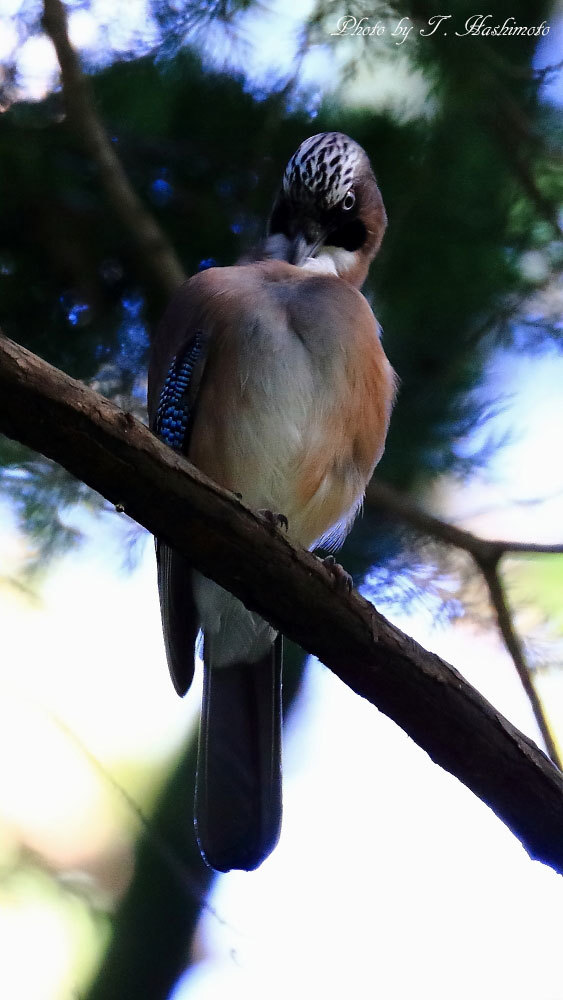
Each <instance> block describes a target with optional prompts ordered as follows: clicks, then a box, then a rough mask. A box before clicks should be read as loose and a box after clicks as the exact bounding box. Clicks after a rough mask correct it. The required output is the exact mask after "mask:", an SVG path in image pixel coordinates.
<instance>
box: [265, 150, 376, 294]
mask: <svg viewBox="0 0 563 1000" xmlns="http://www.w3.org/2000/svg"><path fill="white" fill-rule="evenodd" d="M386 224H387V217H386V215H385V208H384V206H383V201H382V198H381V194H380V192H379V188H378V186H377V182H376V180H375V177H374V175H373V171H372V169H371V165H370V162H369V159H368V157H367V155H366V153H365V152H364V150H363V149H362V147H361V146H360V145H359V144H358V143H357V142H354V140H353V139H350V138H349V137H348V136H347V135H344V134H343V133H342V132H321V133H320V134H319V135H313V136H311V138H309V139H306V140H305V141H304V142H302V143H301V145H300V146H299V148H298V149H297V151H296V152H295V153H294V154H293V156H292V157H291V159H290V161H289V163H288V164H287V167H286V169H285V172H284V176H283V183H282V189H281V191H280V193H279V195H278V197H277V199H276V202H275V204H274V208H273V210H272V215H271V218H270V224H269V230H268V232H269V237H270V238H273V237H278V240H277V241H276V242H275V245H276V246H277V247H278V250H279V255H280V256H283V257H284V259H286V260H287V261H288V262H289V263H291V264H296V265H297V266H298V267H308V268H310V269H311V270H318V271H325V272H327V273H333V274H338V275H339V277H341V278H345V279H346V280H347V281H350V282H351V283H352V284H354V285H356V286H357V287H360V286H361V285H362V284H363V282H364V280H365V277H366V275H367V272H368V268H369V265H370V263H371V261H372V260H373V258H374V256H375V254H376V253H377V250H378V249H379V246H380V244H381V240H382V238H383V233H384V232H385V226H386ZM276 256H278V253H277V252H276Z"/></svg>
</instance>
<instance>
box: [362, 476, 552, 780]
mask: <svg viewBox="0 0 563 1000" xmlns="http://www.w3.org/2000/svg"><path fill="white" fill-rule="evenodd" d="M367 501H368V503H371V504H373V505H374V506H376V507H379V508H380V509H382V510H384V511H385V513H386V514H388V515H389V516H391V517H393V518H395V519H396V520H399V521H402V522H405V523H407V524H410V525H411V526H412V527H413V528H415V529H416V531H419V532H420V533H421V534H423V535H428V536H430V537H431V538H435V539H437V540H438V541H440V542H445V543H446V544H447V545H452V546H454V547H455V548H458V549H462V550H463V551H464V552H468V553H469V554H470V555H471V556H472V557H473V559H474V560H475V562H476V563H477V567H478V569H479V570H480V571H481V573H482V574H483V577H484V579H485V582H486V584H487V587H488V590H489V596H490V599H491V604H492V606H493V608H494V611H495V616H496V620H497V625H498V629H499V632H500V635H501V637H502V640H503V642H504V644H505V646H506V649H507V651H508V653H509V655H510V656H511V658H512V662H513V663H514V666H515V668H516V672H517V674H518V676H519V678H520V681H521V682H522V686H523V688H524V691H525V692H526V695H527V696H528V699H529V702H530V705H531V707H532V711H533V713H534V716H535V719H536V722H537V724H538V727H539V730H540V732H541V734H542V737H543V740H544V743H545V745H546V748H547V751H548V753H549V756H550V757H551V759H552V760H553V761H554V762H555V763H556V764H557V766H558V767H559V768H561V767H562V762H561V757H560V754H559V751H558V749H557V746H556V744H555V741H554V739H553V736H552V735H551V731H550V728H549V723H548V721H547V717H546V715H545V712H544V709H543V705H542V703H541V699H540V697H539V695H538V693H537V691H536V689H535V687H534V685H533V682H532V679H531V676H530V671H529V669H528V665H527V663H526V660H525V657H524V650H523V648H522V643H521V642H520V639H519V637H518V634H517V632H516V630H515V628H514V624H513V621H512V616H511V614H510V610H509V608H508V604H507V601H506V597H505V594H504V588H503V586H502V582H501V579H500V576H499V571H498V565H499V561H500V559H501V558H502V556H503V555H505V554H506V553H509V552H521V553H534V552H536V553H560V552H563V545H562V544H560V543H557V544H555V545H543V544H541V543H536V542H513V541H504V540H502V541H501V540H489V539H487V538H480V537H479V536H478V535H474V534H473V533H472V532H471V531H466V530H465V529H463V528H458V527H456V525H454V524H448V522H447V521H442V520H441V519H440V518H438V517H435V516H434V515H433V514H428V513H427V512H426V511H424V510H422V509H421V508H420V507H418V506H417V505H416V504H414V503H413V502H412V501H411V500H409V498H408V497H405V496H403V495H402V494H401V493H398V492H397V491H396V490H394V489H393V488H392V487H391V486H387V485H386V484H385V483H372V484H371V485H370V487H369V489H368V493H367Z"/></svg>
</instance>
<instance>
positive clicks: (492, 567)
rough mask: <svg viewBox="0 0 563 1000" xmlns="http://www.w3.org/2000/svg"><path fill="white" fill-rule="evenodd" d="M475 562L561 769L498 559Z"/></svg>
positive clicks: (551, 753)
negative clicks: (506, 594) (515, 623)
mask: <svg viewBox="0 0 563 1000" xmlns="http://www.w3.org/2000/svg"><path fill="white" fill-rule="evenodd" d="M477 565H478V566H479V569H480V570H481V572H482V574H483V576H484V578H485V581H486V583H487V587H488V589H489V596H490V598H491V604H492V606H493V608H494V609H495V616H496V619H497V624H498V629H499V632H500V634H501V636H502V638H503V640H504V644H505V646H506V648H507V650H508V652H509V653H510V656H511V657H512V662H513V663H514V666H515V668H516V671H517V673H518V676H519V678H520V681H521V682H522V687H523V688H524V691H525V692H526V694H527V696H528V700H529V702H530V705H531V706H532V711H533V713H534V716H535V719H536V722H537V724H538V727H539V730H540V732H541V734H542V737H543V741H544V743H545V745H546V748H547V752H548V754H549V756H550V757H551V759H552V761H553V762H554V763H555V764H557V766H558V767H559V768H562V769H563V764H562V761H561V756H560V754H559V751H558V749H557V746H556V745H555V742H554V740H553V737H552V735H551V732H550V729H549V723H548V721H547V718H546V715H545V712H544V710H543V706H542V703H541V701H540V698H539V695H538V693H537V691H536V689H535V687H534V685H533V683H532V678H531V676H530V671H529V668H528V665H527V663H526V660H525V658H524V650H523V648H522V643H521V641H520V637H519V636H518V634H517V632H516V630H515V628H514V624H513V621H512V615H511V613H510V610H509V607H508V603H507V600H506V597H505V594H504V588H503V586H502V583H501V579H500V576H499V572H498V560H495V559H492V560H490V561H486V560H485V561H478V562H477Z"/></svg>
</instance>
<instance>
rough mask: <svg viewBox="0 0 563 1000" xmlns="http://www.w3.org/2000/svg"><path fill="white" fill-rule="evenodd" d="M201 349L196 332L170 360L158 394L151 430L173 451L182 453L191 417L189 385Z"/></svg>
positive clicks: (198, 332) (201, 338)
mask: <svg viewBox="0 0 563 1000" xmlns="http://www.w3.org/2000/svg"><path fill="white" fill-rule="evenodd" d="M202 350H203V335H202V333H201V331H200V330H198V331H197V333H196V334H195V335H194V337H192V339H191V340H190V342H189V344H188V346H187V347H186V349H185V351H183V352H182V353H181V354H179V355H178V354H177V355H176V356H175V357H174V358H173V360H172V364H171V365H170V368H169V369H168V374H167V376H166V379H165V380H164V385H163V387H162V391H161V393H160V398H159V401H158V409H157V412H156V420H155V431H156V433H157V434H158V436H159V437H160V438H162V440H163V441H164V442H165V443H166V444H167V445H169V446H170V448H174V449H175V450H176V451H182V449H183V448H184V447H185V445H186V443H187V437H188V428H189V421H190V417H191V416H192V415H193V414H192V410H193V402H192V399H191V396H190V384H191V380H192V377H193V373H194V368H195V365H196V363H197V361H198V360H199V358H200V357H201V353H202Z"/></svg>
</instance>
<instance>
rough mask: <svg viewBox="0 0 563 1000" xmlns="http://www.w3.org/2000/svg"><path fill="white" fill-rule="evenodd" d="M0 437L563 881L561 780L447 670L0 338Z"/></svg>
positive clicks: (143, 437)
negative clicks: (250, 616)
mask: <svg viewBox="0 0 563 1000" xmlns="http://www.w3.org/2000/svg"><path fill="white" fill-rule="evenodd" d="M0 427H1V428H2V430H3V431H4V432H5V433H6V434H8V435H9V436H10V437H14V438H16V439H17V440H19V441H21V442H22V443H24V444H27V445H28V446H29V447H31V448H34V449H36V450H38V451H41V452H43V454H45V455H47V456H48V457H49V458H52V459H54V460H55V461H57V462H59V463H60V464H61V465H63V466H64V467H65V468H66V469H68V471H69V472H71V473H72V474H73V475H75V476H77V477H79V478H80V479H82V480H83V481H84V482H85V483H87V484H88V485H89V486H91V487H92V488H93V489H95V490H97V491H98V492H100V493H102V494H103V495H104V496H105V497H107V499H108V500H110V501H111V502H112V503H114V504H116V505H121V507H122V508H124V509H125V510H126V512H127V513H128V514H130V516H132V517H134V518H135V520H137V521H139V523H140V524H143V525H144V526H145V527H146V528H147V529H148V530H149V531H151V532H153V534H156V535H158V536H159V537H161V538H162V539H163V540H164V541H166V542H168V543H169V544H170V545H173V546H174V547H175V548H176V549H177V550H178V551H179V552H182V553H184V554H185V555H186V556H188V557H189V559H190V561H191V563H192V564H193V566H194V567H195V568H196V569H198V570H199V571H200V572H202V573H204V574H205V575H206V576H208V577H210V578H211V579H213V580H215V581H216V582H217V583H219V584H220V585H221V586H224V587H227V588H228V589H229V590H231V591H232V592H233V593H234V594H236V595H237V597H239V598H240V599H241V600H243V601H244V602H245V604H247V605H248V606H249V607H250V608H252V609H253V610H255V611H257V612H258V613H259V614H261V615H263V616H264V617H265V618H267V619H268V620H269V621H270V622H271V623H272V624H273V625H274V626H276V627H278V628H280V629H281V630H282V631H283V632H284V633H286V634H287V635H288V636H290V638H292V639H294V640H295V641H296V642H298V643H299V644H300V645H301V646H302V647H303V648H304V649H307V650H308V651H309V652H311V653H313V654H315V655H316V656H318V657H319V658H320V659H321V660H322V661H323V662H324V663H326V664H327V666H328V667H330V669H331V670H333V671H334V673H336V674H337V675H338V676H339V677H340V678H341V679H342V680H343V681H344V683H346V684H348V686H349V687H351V688H352V690H354V691H355V692H356V693H357V694H359V695H361V696H362V697H364V698H367V699H368V701H370V702H372V703H373V704H374V705H376V706H377V707H378V708H379V709H380V710H381V711H382V712H384V713H385V714H386V715H388V716H389V717H390V718H391V719H393V720H394V721H395V722H396V723H397V724H398V725H399V726H401V727H402V728H403V729H404V730H405V731H406V732H407V733H408V734H409V735H410V736H411V737H412V738H413V739H414V740H415V741H416V742H417V743H418V744H419V746H421V747H422V748H423V749H425V750H426V751H427V752H428V754H429V755H430V756H431V757H432V759H433V760H434V761H435V762H436V763H438V764H440V765H441V766H442V767H444V768H445V769H446V770H448V771H450V772H451V773H452V774H455V775H456V776H457V777H458V778H459V779H460V780H461V781H463V782H464V784H466V785H467V786H468V788H470V789H471V790H472V791H473V792H475V794H476V795H478V796H479V797H480V798H481V799H483V801H484V802H486V803H487V804H488V805H490V806H491V808H492V809H494V811H495V812H496V813H497V815H498V816H499V817H500V818H501V819H503V820H504V822H505V823H506V824H507V825H508V826H509V827H510V829H511V830H512V831H513V832H514V833H515V835H516V836H518V837H519V838H520V840H521V841H522V843H523V844H524V846H525V848H526V850H527V851H528V852H529V854H530V855H531V856H532V857H534V858H538V859H540V860H542V861H544V862H545V863H546V864H550V865H552V867H554V868H555V869H556V870H557V871H560V872H563V775H562V774H561V773H560V772H559V771H558V770H557V768H555V767H554V765H553V764H552V763H551V761H549V759H548V758H547V757H546V756H545V754H543V753H542V751H540V750H539V749H538V748H537V747H536V745H535V744H534V743H533V741H532V740H530V739H528V737H526V736H524V735H523V734H522V733H520V732H519V731H518V730H517V729H516V728H515V727H514V726H513V725H511V723H510V722H508V721H507V720H506V719H504V718H503V717H502V716H501V715H500V713H498V712H497V711H496V709H494V708H493V706H492V705H491V704H490V703H489V702H487V701H486V700H485V698H483V697H482V696H481V695H480V694H479V693H478V692H477V691H476V690H475V689H474V688H472V687H471V685H470V684H468V683H467V682H466V681H465V680H464V678H463V677H462V676H461V675H460V674H458V673H457V671H456V670H454V669H453V668H452V667H450V666H449V665H448V664H447V663H445V662H444V661H443V660H441V659H440V658H439V657H438V656H436V655H435V654H433V653H429V652H427V651H426V650H425V649H423V648H422V647H421V646H419V645H418V643H416V642H415V641H414V640H413V639H411V638H410V637H409V636H406V635H404V634H403V633H402V632H400V631H399V629H397V628H395V627H394V626H393V625H392V624H391V623H390V622H388V621H387V620H386V619H385V618H383V616H382V615H380V614H379V613H378V612H377V611H376V610H375V608H374V607H372V605H370V604H368V602H367V601H366V600H364V599H363V598H362V597H360V596H359V595H358V594H357V593H354V594H351V595H350V596H349V597H348V596H343V595H342V594H340V593H338V592H336V591H335V588H334V584H333V580H332V576H331V574H330V573H329V572H328V571H327V569H326V568H325V567H324V566H323V564H322V563H321V562H320V561H319V560H318V559H316V558H315V556H313V555H312V554H311V553H309V552H305V551H301V550H298V549H296V548H295V547H294V546H293V545H292V544H291V543H290V542H289V541H288V539H287V538H286V537H285V536H284V535H282V534H281V533H280V532H278V531H272V530H271V529H268V528H267V526H266V524H265V522H264V520H263V519H262V518H261V517H260V515H258V514H255V513H253V512H252V511H251V510H249V509H248V508H247V507H245V506H244V504H242V503H241V502H240V501H239V500H238V499H237V498H236V497H235V496H234V495H233V494H230V493H228V492H227V491H225V490H223V489H221V488H220V487H218V486H217V485H215V484H214V483H213V482H211V480H209V479H207V478H206V477H205V476H203V475H202V474H201V473H200V472H198V470H197V469H195V468H193V467H192V466H191V465H190V464H189V463H188V462H186V461H185V460H184V459H183V458H182V457H181V456H179V455H178V454H176V453H175V452H173V451H172V450H171V449H170V448H168V447H166V445H164V444H163V443H162V442H161V441H159V440H158V439H157V438H156V437H155V436H154V435H152V434H151V433H150V431H149V430H147V428H146V427H144V426H143V425H142V424H141V423H139V422H138V421H137V420H135V419H134V417H132V416H131V414H129V413H125V412H123V411H121V410H119V408H118V407H116V406H114V405H113V404H112V403H110V402H109V400H106V399H104V398H103V397H101V396H98V395H97V394H96V393H94V392H93V391H92V390H91V389H88V388H87V387H86V386H84V385H82V384H81V383H79V382H76V381H75V380H74V379H71V378H69V377H68V376H67V375H64V374H63V373H62V372H59V371H58V370H57V369H56V368H53V367H51V366H50V365H48V364H46V363H45V362H43V361H41V360H40V359H39V358H37V357H36V356H35V355H33V354H31V353H30V352H29V351H26V350H25V349H24V348H22V347H19V346H18V345H17V344H14V343H13V342H12V341H10V340H8V339H7V338H4V337H0Z"/></svg>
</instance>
